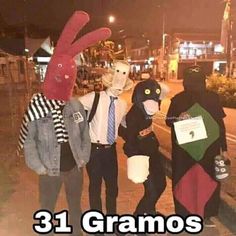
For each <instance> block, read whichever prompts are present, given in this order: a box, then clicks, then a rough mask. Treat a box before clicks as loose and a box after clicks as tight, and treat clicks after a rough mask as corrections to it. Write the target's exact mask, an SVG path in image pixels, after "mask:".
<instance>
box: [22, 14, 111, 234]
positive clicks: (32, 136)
mask: <svg viewBox="0 0 236 236" xmlns="http://www.w3.org/2000/svg"><path fill="white" fill-rule="evenodd" d="M88 21H89V16H88V14H87V13H85V12H82V11H76V12H75V13H74V14H73V15H72V17H71V18H70V19H69V21H68V22H67V24H66V25H65V27H64V29H63V32H62V34H61V36H60V38H59V40H58V42H57V46H56V48H55V51H54V54H53V56H52V58H51V61H50V63H49V65H48V68H47V72H46V77H45V82H44V84H43V92H42V93H37V94H35V95H34V96H33V97H32V99H31V101H30V103H29V106H28V109H27V111H26V113H25V116H24V118H23V122H22V126H21V130H20V138H19V149H22V148H23V149H24V154H25V161H26V164H27V166H28V167H29V168H30V169H32V170H33V171H34V172H35V173H36V174H38V175H39V200H40V207H41V209H44V210H47V211H49V212H51V213H53V212H54V208H55V205H56V201H57V197H58V194H59V192H60V189H61V186H62V184H64V185H65V192H66V197H67V201H68V206H69V216H70V225H72V227H73V232H71V234H70V235H73V236H79V235H82V230H81V228H80V216H81V206H80V199H81V192H82V167H84V166H85V165H86V163H87V162H88V161H89V157H90V148H91V143H90V137H89V131H88V125H87V120H86V114H85V111H84V108H83V106H82V104H81V103H80V102H79V101H78V99H75V98H72V92H73V87H74V84H75V79H76V74H77V68H76V64H75V61H74V57H75V56H76V55H77V54H78V53H80V52H81V51H83V50H84V49H86V48H88V47H89V46H91V45H94V44H96V43H98V42H99V41H100V40H105V39H107V38H108V37H109V36H110V35H111V31H110V30H109V29H108V28H100V29H97V30H95V31H93V32H90V33H88V34H86V35H84V36H82V37H81V38H80V39H78V40H76V41H74V40H75V38H76V36H77V34H78V32H79V31H80V30H81V29H82V28H83V27H84V25H85V24H86V23H87V22H88ZM45 233H46V235H53V232H51V231H49V232H44V234H45Z"/></svg>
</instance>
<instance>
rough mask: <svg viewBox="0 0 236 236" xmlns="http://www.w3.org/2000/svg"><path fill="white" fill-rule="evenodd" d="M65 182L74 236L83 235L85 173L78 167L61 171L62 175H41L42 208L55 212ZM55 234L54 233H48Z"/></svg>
mask: <svg viewBox="0 0 236 236" xmlns="http://www.w3.org/2000/svg"><path fill="white" fill-rule="evenodd" d="M63 183H64V185H65V192H66V199H67V203H68V208H69V218H70V221H69V223H70V225H72V226H73V234H70V235H73V236H79V235H82V231H81V227H80V216H81V206H80V200H81V193H82V184H83V173H82V170H79V169H78V167H77V166H76V167H74V168H73V169H72V170H70V171H68V172H61V173H60V176H47V175H41V176H39V201H40V206H41V209H46V210H48V211H50V212H52V213H53V212H54V209H55V205H56V201H57V197H58V194H59V192H60V189H61V186H62V184H63ZM46 235H53V233H50V234H46Z"/></svg>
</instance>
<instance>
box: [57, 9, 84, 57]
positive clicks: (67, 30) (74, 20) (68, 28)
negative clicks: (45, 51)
mask: <svg viewBox="0 0 236 236" xmlns="http://www.w3.org/2000/svg"><path fill="white" fill-rule="evenodd" d="M88 21H89V15H88V14H87V13H86V12H84V11H76V12H75V13H74V14H73V15H72V16H71V18H70V19H69V21H68V22H67V23H66V25H65V27H64V29H63V31H62V33H61V36H60V38H59V40H58V42H57V46H56V49H55V54H61V53H65V52H66V51H68V49H69V48H70V47H71V44H72V42H73V41H74V39H75V37H76V36H77V34H78V33H79V31H80V30H81V29H82V28H83V27H84V26H85V25H86V24H87V23H88Z"/></svg>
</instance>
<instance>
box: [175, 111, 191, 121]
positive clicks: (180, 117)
mask: <svg viewBox="0 0 236 236" xmlns="http://www.w3.org/2000/svg"><path fill="white" fill-rule="evenodd" d="M190 118H191V116H190V114H188V113H187V112H182V113H181V114H180V115H179V117H178V120H187V119H190Z"/></svg>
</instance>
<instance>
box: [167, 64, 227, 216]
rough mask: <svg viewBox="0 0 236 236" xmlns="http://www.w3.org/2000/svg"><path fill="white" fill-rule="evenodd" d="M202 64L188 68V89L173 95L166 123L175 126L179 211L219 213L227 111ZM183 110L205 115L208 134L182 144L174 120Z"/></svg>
mask: <svg viewBox="0 0 236 236" xmlns="http://www.w3.org/2000/svg"><path fill="white" fill-rule="evenodd" d="M205 79H206V76H205V75H204V73H203V72H202V70H201V68H200V67H197V66H192V67H190V68H187V69H186V70H185V72H184V81H183V85H184V91H183V92H180V93H179V94H177V95H176V96H174V97H173V98H172V99H171V104H170V107H169V111H168V113H167V119H166V124H167V125H168V126H170V127H171V128H172V132H171V134H172V135H171V136H172V171H173V196H174V203H175V211H176V213H177V214H179V215H182V216H187V215H189V214H197V215H200V216H201V217H203V218H209V217H211V216H215V215H217V213H218V209H219V202H220V183H219V182H218V181H217V180H216V179H215V169H214V158H215V156H216V155H218V154H220V151H221V150H222V151H226V150H227V146H226V137H225V126H224V122H223V118H224V117H225V113H224V111H223V109H222V106H221V105H220V101H219V97H218V95H217V94H215V93H213V92H210V91H208V90H207V89H206V83H205ZM181 114H185V115H186V114H188V115H190V116H191V117H197V116H202V118H203V121H204V125H205V128H206V132H207V138H206V139H203V140H198V141H195V142H190V143H186V144H182V145H179V144H178V142H177V140H176V137H175V131H174V126H173V123H174V122H176V121H178V117H180V116H181Z"/></svg>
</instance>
